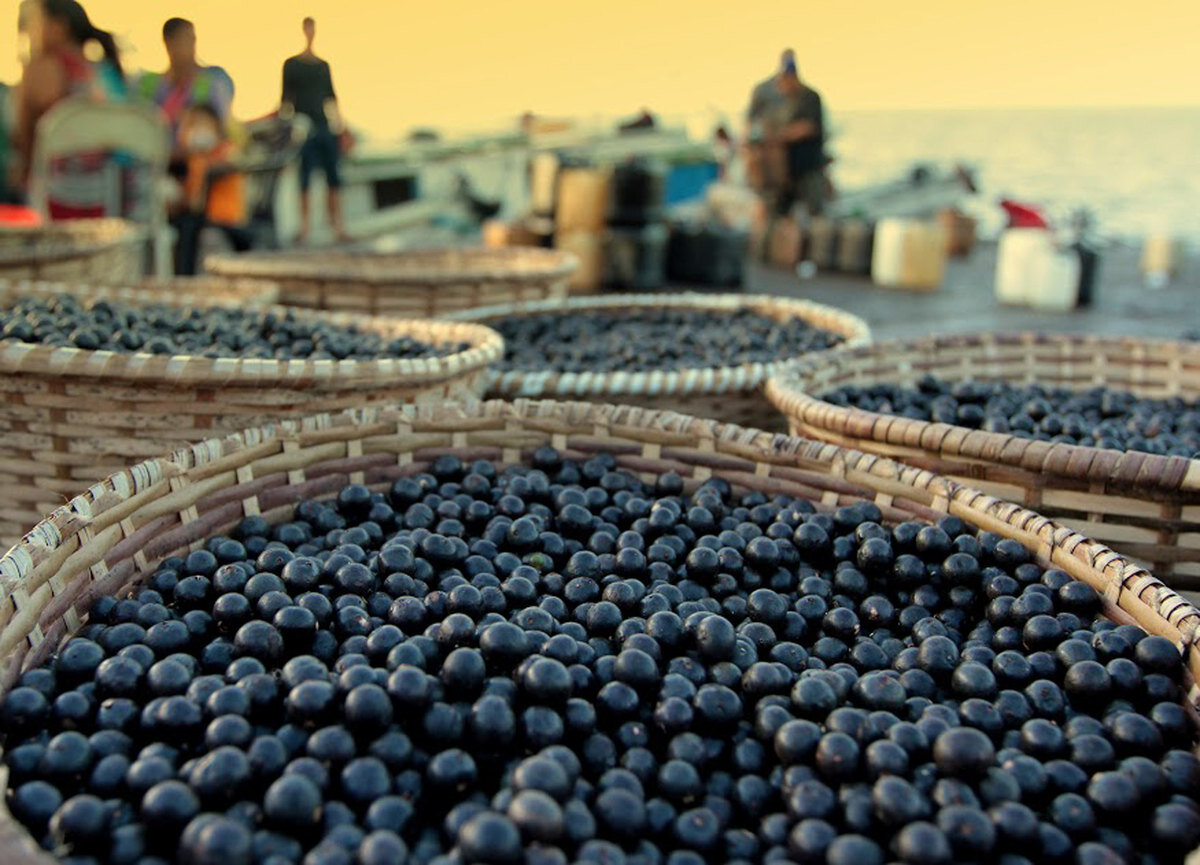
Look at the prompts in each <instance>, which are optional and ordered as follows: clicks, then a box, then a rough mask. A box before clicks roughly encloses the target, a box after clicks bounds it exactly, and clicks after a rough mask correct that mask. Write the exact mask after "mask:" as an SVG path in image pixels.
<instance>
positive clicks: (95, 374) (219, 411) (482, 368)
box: [0, 280, 504, 549]
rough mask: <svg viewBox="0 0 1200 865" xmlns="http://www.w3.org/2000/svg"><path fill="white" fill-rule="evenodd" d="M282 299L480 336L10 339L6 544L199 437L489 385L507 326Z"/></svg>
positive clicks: (4, 393) (1, 447) (169, 297)
mask: <svg viewBox="0 0 1200 865" xmlns="http://www.w3.org/2000/svg"><path fill="white" fill-rule="evenodd" d="M168 285H169V284H168ZM200 285H201V286H206V282H205V281H204V280H202V281H201V283H200ZM260 285H263V284H260ZM265 285H266V286H268V288H267V289H266V290H270V291H273V290H274V289H273V288H271V287H270V284H269V283H266V284H265ZM64 288H65V286H63V285H49V286H32V287H31V286H28V285H25V286H22V285H21V284H18V283H12V284H7V285H6V284H4V283H0V305H2V304H3V303H4V302H5V301H6V300H7V299H8V298H9V297H12V296H14V295H15V294H18V293H21V292H22V289H23V290H24V291H25V292H28V291H35V292H36V291H41V292H46V293H50V294H53V293H56V292H58V291H61V290H63V289H64ZM82 291H83V294H85V295H86V296H87V297H88V298H90V299H99V298H101V297H112V298H115V299H120V300H123V301H126V302H136V301H138V300H153V301H155V302H166V303H170V304H175V305H182V306H214V305H230V304H238V305H245V303H246V299H247V298H249V297H251V296H252V295H251V294H250V293H249V292H250V290H249V288H248V286H241V287H236V286H235V287H229V286H226V287H225V288H224V289H223V290H216V289H213V288H210V287H201V288H199V289H198V290H197V291H195V292H190V293H189V292H186V291H183V292H181V291H172V292H164V291H161V290H157V289H156V290H152V291H149V292H139V291H137V290H131V289H127V288H113V289H105V288H102V287H101V288H88V289H84V290H82ZM271 309H274V310H275V311H276V312H278V313H279V314H281V315H282V314H292V315H295V316H297V317H301V318H317V319H321V320H324V321H329V322H331V323H335V324H343V325H351V324H353V325H357V326H359V327H361V328H363V329H370V330H375V331H377V332H380V333H382V334H384V335H386V336H388V337H398V336H404V335H407V336H412V337H415V338H418V339H421V340H423V341H426V342H431V343H434V344H448V343H453V344H457V343H466V344H467V345H468V346H469V348H468V349H467V350H465V351H459V352H455V353H453V354H449V355H446V356H445V357H440V358H435V359H425V360H396V359H384V360H377V361H353V360H344V361H331V360H315V361H314V360H294V361H274V360H238V359H231V358H222V359H212V358H204V357H189V356H171V355H153V354H144V353H139V354H117V353H115V352H100V351H82V350H79V349H63V348H54V347H51V346H45V345H33V344H28V343H19V342H16V341H13V340H0V549H5V548H7V547H8V546H9V545H10V544H12V543H15V542H16V540H17V539H18V538H19V536H20V533H21V532H23V531H24V530H26V529H28V528H29V527H30V526H32V525H33V524H34V523H35V522H36V521H37V520H38V518H39V517H41V516H42V515H44V514H45V513H47V512H48V511H50V510H52V509H53V508H55V507H57V506H58V505H61V504H62V503H63V501H65V500H66V499H67V498H69V497H70V496H72V495H74V494H76V493H77V492H79V491H80V490H81V489H83V488H85V487H86V486H87V485H88V484H90V483H93V482H94V481H96V480H98V479H100V478H102V477H104V476H105V475H107V474H109V473H110V472H113V471H116V470H118V469H120V468H122V467H124V466H127V465H129V464H131V463H133V462H136V461H138V460H142V459H147V458H149V457H152V456H154V455H156V454H161V453H166V452H169V451H171V450H173V449H175V448H177V447H179V446H180V445H182V444H184V443H186V442H193V441H198V440H201V439H204V438H207V437H209V436H212V435H214V434H216V433H218V432H232V431H235V430H240V429H244V428H245V427H247V426H255V425H258V424H263V423H267V422H269V421H271V420H275V419H279V418H284V417H296V416H300V415H305V414H313V413H317V412H322V411H335V410H341V409H344V408H348V407H351V406H357V405H363V404H369V403H401V402H417V401H422V400H443V399H449V398H467V397H476V396H479V395H480V394H482V392H483V388H484V386H485V385H486V380H485V378H484V374H485V373H486V371H487V367H488V365H489V364H491V363H493V362H494V361H496V360H498V359H499V358H500V356H501V355H502V353H503V350H504V344H503V341H502V340H501V339H500V337H499V336H498V335H497V334H496V333H495V332H493V331H491V330H489V329H488V328H485V327H482V326H479V325H472V324H457V323H445V322H432V321H404V320H391V319H369V318H366V317H364V316H353V315H348V314H343V313H328V312H316V311H309V310H289V309H284V308H281V307H271Z"/></svg>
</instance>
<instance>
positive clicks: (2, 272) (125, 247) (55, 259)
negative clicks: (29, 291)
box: [0, 219, 146, 283]
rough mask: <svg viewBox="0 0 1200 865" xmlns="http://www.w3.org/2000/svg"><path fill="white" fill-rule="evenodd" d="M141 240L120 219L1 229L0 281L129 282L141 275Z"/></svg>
mask: <svg viewBox="0 0 1200 865" xmlns="http://www.w3.org/2000/svg"><path fill="white" fill-rule="evenodd" d="M145 241H146V233H145V231H144V230H143V229H140V228H138V227H136V226H134V225H132V224H131V223H128V222H124V221H122V220H120V219H85V220H77V221H71V222H56V223H51V224H49V225H44V226H37V227H15V228H14V227H6V228H0V279H67V280H76V279H79V280H86V281H87V282H92V283H96V282H100V283H121V282H128V281H130V280H135V279H137V278H139V277H140V276H141V275H142V257H143V251H144V246H145Z"/></svg>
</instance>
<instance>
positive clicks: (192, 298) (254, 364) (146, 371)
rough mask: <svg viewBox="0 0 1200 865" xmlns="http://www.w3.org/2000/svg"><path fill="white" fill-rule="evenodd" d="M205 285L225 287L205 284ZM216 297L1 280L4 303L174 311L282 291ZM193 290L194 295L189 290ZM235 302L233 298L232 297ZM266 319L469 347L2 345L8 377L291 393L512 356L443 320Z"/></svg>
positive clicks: (250, 283)
mask: <svg viewBox="0 0 1200 865" xmlns="http://www.w3.org/2000/svg"><path fill="white" fill-rule="evenodd" d="M197 279H198V280H199V281H200V282H201V283H203V282H204V281H205V280H224V279H225V278H224V277H216V276H211V275H210V276H201V277H197ZM224 287H225V288H227V289H228V290H227V291H224V292H219V293H218V294H217V295H214V294H213V292H212V291H206V290H205V289H204V288H203V286H202V285H197V286H195V287H194V290H190V291H188V292H184V293H177V294H174V295H172V296H170V297H161V296H158V295H156V294H154V293H153V292H154V289H153V288H138V287H136V286H83V287H78V286H76V287H74V288H72V286H71V285H70V284H69V283H60V282H41V281H14V282H5V281H2V280H0V300H3V299H4V297H5V296H6V294H8V293H20V292H21V291H29V290H32V291H33V292H34V293H37V294H57V293H63V292H64V291H65V293H67V294H75V295H77V296H81V297H84V298H87V299H94V300H100V299H104V298H107V297H112V298H113V299H116V300H120V301H123V302H132V303H143V304H145V303H151V302H156V303H164V304H166V305H169V306H200V307H221V306H228V305H229V304H230V303H237V302H239V301H241V302H244V299H245V296H247V295H254V294H256V293H264V294H265V295H266V296H267V297H269V298H270V299H271V300H275V299H276V298H275V297H274V295H277V293H278V285H276V284H275V283H273V282H271V281H269V280H255V279H251V278H245V279H237V280H234V281H232V282H231V283H229V284H227V285H225V286H224ZM189 288H191V287H189ZM229 294H233V295H234V296H233V297H229V296H227V295H229ZM254 309H255V311H257V312H261V313H263V314H275V315H279V316H287V317H290V318H293V319H296V320H300V321H321V322H326V323H329V324H332V325H335V326H355V327H358V328H360V329H362V330H370V331H375V332H376V333H380V334H383V335H385V336H390V337H396V336H412V337H414V338H417V339H421V340H422V341H425V342H431V343H433V344H445V343H460V342H461V343H467V344H468V346H469V347H468V348H467V349H466V350H464V351H458V352H454V353H453V354H448V355H443V356H441V357H433V358H378V359H375V360H352V359H351V360H312V359H304V358H298V359H294V360H275V359H250V358H208V357H201V356H198V355H182V354H180V355H158V354H151V353H149V352H128V353H126V352H115V351H92V350H87V349H79V348H62V347H57V346H48V345H43V344H40V343H25V342H18V341H16V340H11V339H0V374H4V375H16V374H27V375H39V376H52V377H60V376H62V377H76V378H89V379H95V380H100V381H104V380H117V381H122V382H131V381H134V382H154V383H164V382H165V383H170V384H210V385H244V386H259V385H262V386H266V385H277V386H286V387H307V386H313V385H317V386H325V385H329V384H338V385H343V384H363V383H371V382H385V381H386V382H388V383H392V384H394V383H396V382H397V381H405V380H407V381H412V382H414V383H416V382H423V381H439V380H442V379H445V378H449V377H452V376H457V375H461V374H463V373H466V372H470V371H472V370H475V369H481V368H485V367H487V366H489V365H490V364H492V363H494V362H495V361H497V360H498V359H499V358H501V357H502V356H503V354H504V340H503V339H502V338H501V337H500V335H499V334H498V333H496V332H495V331H494V330H492V329H491V328H488V327H485V326H483V325H478V324H472V323H469V322H446V321H439V320H436V319H405V318H388V317H382V316H380V317H374V316H368V315H362V314H359V313H350V312H332V311H325V310H310V309H299V308H296V307H289V306H280V305H277V304H274V303H272V304H270V305H264V306H255V307H254Z"/></svg>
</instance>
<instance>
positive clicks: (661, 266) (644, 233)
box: [604, 223, 669, 291]
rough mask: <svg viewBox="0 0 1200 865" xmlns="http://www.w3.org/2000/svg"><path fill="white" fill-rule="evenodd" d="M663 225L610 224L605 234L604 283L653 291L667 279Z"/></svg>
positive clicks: (665, 242)
mask: <svg viewBox="0 0 1200 865" xmlns="http://www.w3.org/2000/svg"><path fill="white" fill-rule="evenodd" d="M668 236H669V232H668V231H667V227H666V225H663V224H661V223H659V224H657V225H647V226H643V227H640V228H622V227H612V228H609V229H608V233H607V234H606V236H605V251H604V257H605V268H604V273H605V279H604V284H605V285H608V286H611V287H612V288H621V289H630V290H633V291H653V290H655V289H658V288H662V287H663V285H664V284H665V283H666V281H667V240H668Z"/></svg>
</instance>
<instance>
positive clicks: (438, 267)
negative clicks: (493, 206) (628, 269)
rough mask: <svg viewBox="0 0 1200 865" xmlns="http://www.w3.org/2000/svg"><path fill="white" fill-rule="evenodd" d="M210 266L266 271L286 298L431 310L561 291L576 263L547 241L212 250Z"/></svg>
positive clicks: (384, 311)
mask: <svg viewBox="0 0 1200 865" xmlns="http://www.w3.org/2000/svg"><path fill="white" fill-rule="evenodd" d="M204 266H205V268H206V269H207V270H208V272H209V273H214V274H217V275H220V276H226V277H251V278H260V279H270V280H273V281H275V282H278V283H279V284H280V287H281V291H282V294H281V296H280V297H281V300H282V302H283V303H285V304H287V305H289V306H302V307H308V308H311V309H331V310H341V311H345V312H360V313H369V314H371V315H394V316H401V317H409V318H435V317H437V316H439V315H443V314H445V313H448V312H453V311H455V310H460V309H467V308H470V307H473V306H482V305H485V304H494V303H512V302H516V301H525V300H542V299H545V298H551V297H566V296H567V294H568V291H569V288H568V280H569V278H570V276H571V273H572V272H573V271H574V270H575V268H576V267H577V266H578V261H577V259H576V258H575V256H573V255H570V254H569V253H565V252H560V251H555V250H552V249H535V248H532V247H509V248H504V249H484V248H463V249H424V250H411V251H405V252H387V253H382V252H329V251H309V252H299V253H297V252H264V253H248V254H244V255H215V256H210V257H208V258H207V259H206V260H205V263H204Z"/></svg>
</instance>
